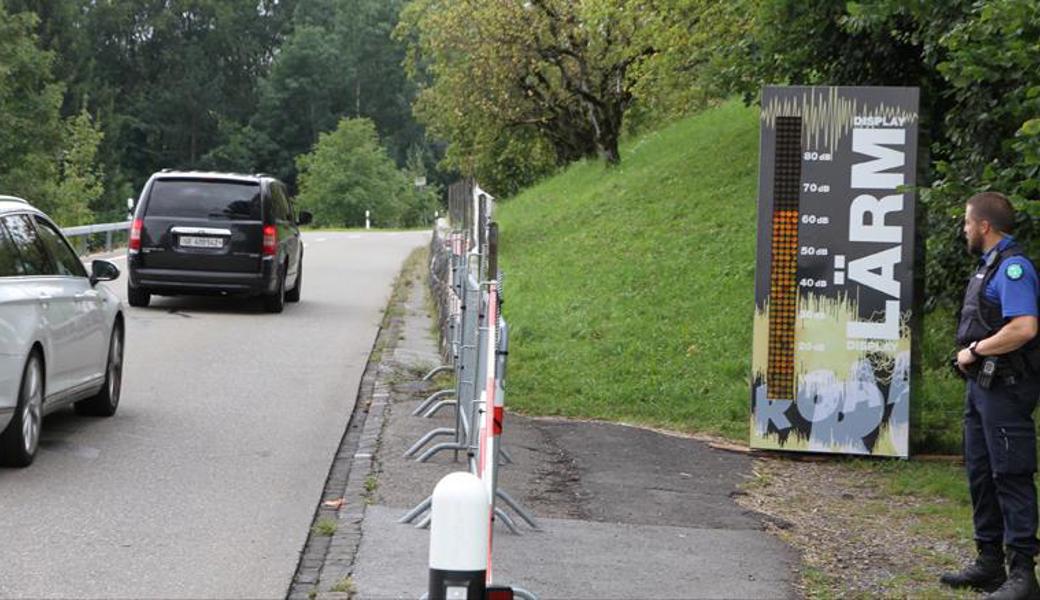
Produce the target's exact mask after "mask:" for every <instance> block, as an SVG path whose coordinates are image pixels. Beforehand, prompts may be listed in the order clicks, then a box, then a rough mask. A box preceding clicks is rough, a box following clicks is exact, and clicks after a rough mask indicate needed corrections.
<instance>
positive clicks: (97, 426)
mask: <svg viewBox="0 0 1040 600" xmlns="http://www.w3.org/2000/svg"><path fill="white" fill-rule="evenodd" d="M304 239H305V243H306V244H307V246H306V250H305V258H304V264H305V269H304V270H305V273H306V275H305V277H304V287H303V300H302V302H301V303H299V304H288V305H287V306H286V309H285V312H284V313H282V314H280V315H272V314H266V313H264V312H262V309H261V307H260V306H259V305H258V303H256V302H252V303H249V302H243V301H241V300H236V299H225V298H203V299H199V298H162V297H157V298H153V301H152V306H151V307H150V308H147V309H135V308H129V307H126V308H125V310H126V315H127V317H128V318H127V340H126V363H125V365H126V366H125V373H124V381H123V396H122V400H121V402H120V407H119V412H118V413H117V414H116V416H115V417H113V418H111V419H98V418H88V417H80V416H77V415H75V414H74V413H73V412H72V411H71V410H69V411H62V412H60V413H56V414H54V415H51V416H50V417H48V418H47V419H46V420H45V421H44V429H43V441H42V444H41V450H40V453H39V455H38V456H37V458H36V462H35V463H34V464H33V465H32V466H31V467H30V468H28V469H24V470H7V469H0V596H2V597H34V598H36V597H49V598H59V597H60V598H84V597H89V598H96V597H105V598H116V597H119V598H275V597H284V595H285V593H286V591H287V589H288V587H289V583H290V579H291V578H292V576H293V573H294V570H295V568H296V563H297V558H298V553H299V552H300V550H301V549H302V547H303V544H304V542H305V539H306V536H307V531H308V528H309V526H310V521H311V518H312V516H313V512H314V507H315V505H316V504H317V502H318V500H319V499H320V495H321V492H322V486H323V484H324V482H325V477H326V475H327V474H328V469H329V465H330V464H331V461H332V458H333V455H334V453H335V450H336V447H337V445H338V443H339V440H340V437H341V435H342V433H343V429H344V426H345V423H346V420H347V418H348V417H349V415H350V412H351V410H352V408H353V405H354V400H355V397H356V394H357V388H358V384H359V382H360V379H361V375H362V372H363V371H364V367H365V363H366V360H367V358H368V354H369V352H370V350H371V347H372V343H373V341H374V339H375V335H376V331H377V327H378V324H379V322H380V319H381V317H382V311H383V308H384V307H385V305H386V302H387V300H388V298H389V293H390V288H391V283H392V281H393V279H394V277H395V275H396V274H397V273H398V271H399V270H400V267H401V264H402V262H403V260H404V258H405V257H406V256H407V255H408V254H409V252H410V251H411V250H412V249H413V248H416V247H418V246H420V245H423V244H426V243H428V241H429V236H428V234H426V233H421V232H410V233H364V234H362V233H331V232H329V233H327V232H318V233H310V234H307V235H305V238H304ZM116 264H117V265H119V266H120V267H121V268H122V267H124V266H125V264H126V263H125V260H117V261H116ZM102 285H106V284H102ZM107 285H109V286H110V287H111V289H113V290H116V291H118V292H119V293H120V295H121V296H123V297H124V305H125V293H126V289H125V280H120V281H118V282H112V283H110V284H107Z"/></svg>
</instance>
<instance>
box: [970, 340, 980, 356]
mask: <svg viewBox="0 0 1040 600" xmlns="http://www.w3.org/2000/svg"><path fill="white" fill-rule="evenodd" d="M978 345H979V342H978V341H974V342H972V343H970V344H968V352H971V355H972V356H974V357H975V358H983V356H982V355H981V354H979V351H978V350H976V349H975V346H978Z"/></svg>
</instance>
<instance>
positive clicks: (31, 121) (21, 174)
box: [0, 3, 63, 202]
mask: <svg viewBox="0 0 1040 600" xmlns="http://www.w3.org/2000/svg"><path fill="white" fill-rule="evenodd" d="M36 25H37V19H36V16H35V15H33V14H32V13H19V14H8V13H7V12H6V10H5V9H4V6H3V4H2V3H0V124H2V127H3V135H0V190H2V193H5V194H13V195H18V196H24V197H25V198H26V199H28V200H30V201H33V202H41V201H43V202H46V198H47V196H46V194H47V192H48V188H49V186H50V185H51V183H52V182H53V181H54V179H55V177H56V175H57V165H56V162H55V155H56V153H57V149H58V147H59V146H60V144H61V137H62V126H61V119H60V115H59V112H58V111H59V108H60V106H61V99H62V92H63V87H62V85H61V84H60V83H58V82H56V81H54V79H53V77H52V76H51V66H52V64H53V62H54V59H53V55H52V54H51V53H50V52H46V51H44V50H42V49H40V48H39V47H38V46H37V45H36V36H35V34H34V33H33V29H34V28H35V27H36Z"/></svg>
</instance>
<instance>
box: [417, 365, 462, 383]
mask: <svg viewBox="0 0 1040 600" xmlns="http://www.w3.org/2000/svg"><path fill="white" fill-rule="evenodd" d="M454 368H455V367H453V366H451V365H441V366H439V367H434V368H433V370H431V371H430V372H429V373H427V374H425V375H423V378H422V380H423V381H429V380H430V379H432V378H433V376H434V375H436V374H438V373H444V372H447V371H451V370H452V369H454Z"/></svg>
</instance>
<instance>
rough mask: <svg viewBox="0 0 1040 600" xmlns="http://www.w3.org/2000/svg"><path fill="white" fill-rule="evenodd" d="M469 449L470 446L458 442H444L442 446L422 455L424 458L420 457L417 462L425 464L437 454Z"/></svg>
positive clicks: (439, 445)
mask: <svg viewBox="0 0 1040 600" xmlns="http://www.w3.org/2000/svg"><path fill="white" fill-rule="evenodd" d="M468 449H469V446H467V445H466V444H459V443H457V442H444V443H441V444H437V445H436V446H434V447H433V448H430V449H429V450H427V451H426V452H424V453H423V454H422V456H420V457H419V458H418V459H416V460H418V461H419V462H421V463H424V462H426V461H428V460H430V459H431V458H433V457H434V455H436V454H438V453H440V452H444V451H445V450H468Z"/></svg>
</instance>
